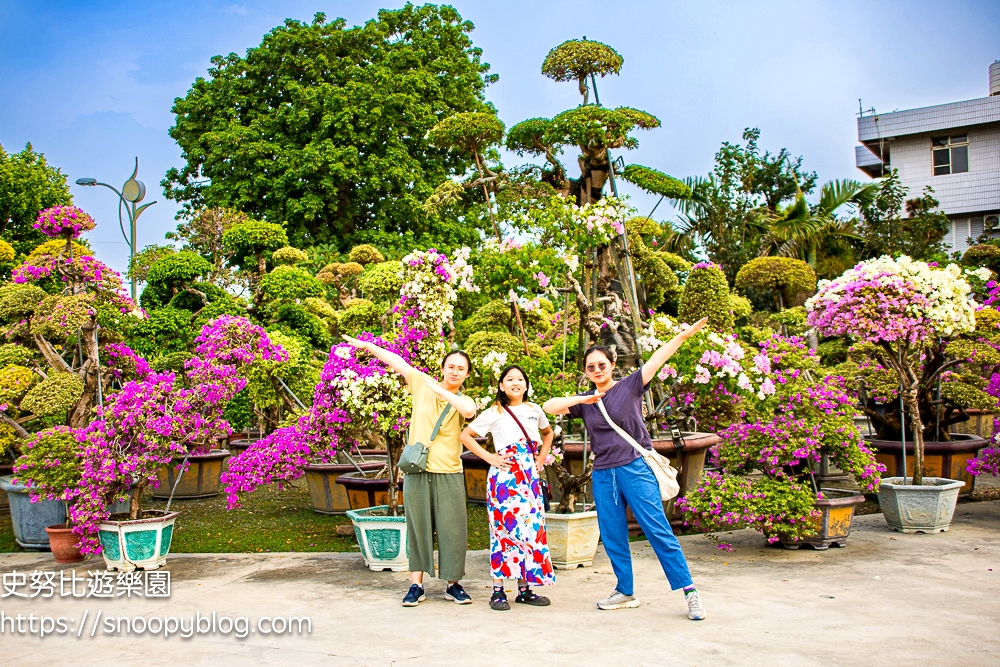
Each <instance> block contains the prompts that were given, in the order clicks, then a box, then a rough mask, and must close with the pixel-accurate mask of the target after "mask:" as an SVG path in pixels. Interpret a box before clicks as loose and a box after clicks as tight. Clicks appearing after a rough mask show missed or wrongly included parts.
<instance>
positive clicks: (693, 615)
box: [684, 590, 705, 621]
mask: <svg viewBox="0 0 1000 667" xmlns="http://www.w3.org/2000/svg"><path fill="white" fill-rule="evenodd" d="M684 599H685V600H687V603H688V618H690V619H691V620H692V621H703V620H705V607H703V606H702V604H701V596H700V595H698V591H697V590H693V591H690V592H689V593H685V594H684Z"/></svg>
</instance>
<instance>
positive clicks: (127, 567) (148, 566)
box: [98, 510, 180, 572]
mask: <svg viewBox="0 0 1000 667" xmlns="http://www.w3.org/2000/svg"><path fill="white" fill-rule="evenodd" d="M145 514H147V515H149V516H148V517H146V518H142V519H134V520H131V521H111V520H108V521H104V522H103V523H101V524H100V525H99V526H98V538H99V539H100V541H101V552H102V553H103V555H104V563H105V564H106V565H107V567H108V569H109V570H119V571H122V572H131V571H133V570H137V569H138V570H156V569H158V568H160V567H163V566H164V565H165V564H166V562H167V554H168V553H169V552H170V543H171V541H172V540H173V535H174V521H176V519H177V517H178V515H179V514H180V512H169V513H164V512H162V511H159V510H147V511H146V512H145Z"/></svg>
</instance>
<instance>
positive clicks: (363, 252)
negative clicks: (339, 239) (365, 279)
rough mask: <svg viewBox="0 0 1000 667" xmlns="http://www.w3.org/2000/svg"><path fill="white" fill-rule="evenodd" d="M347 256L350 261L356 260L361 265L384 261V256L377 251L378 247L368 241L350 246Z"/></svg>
mask: <svg viewBox="0 0 1000 667" xmlns="http://www.w3.org/2000/svg"><path fill="white" fill-rule="evenodd" d="M348 256H349V257H350V260H351V261H352V262H357V263H358V264H360V265H361V266H368V265H369V264H380V263H382V262H384V261H385V257H383V256H382V253H380V252H379V251H378V248H376V247H375V246H373V245H370V244H368V243H362V244H361V245H357V246H354V247H353V248H351V252H350V253H348Z"/></svg>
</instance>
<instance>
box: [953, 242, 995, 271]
mask: <svg viewBox="0 0 1000 667" xmlns="http://www.w3.org/2000/svg"><path fill="white" fill-rule="evenodd" d="M962 264H965V265H966V266H985V267H986V268H987V269H989V270H991V271H993V272H994V273H1000V247H997V246H995V245H993V244H990V243H980V244H978V245H974V246H972V247H971V248H969V249H968V250H966V251H965V253H964V254H963V255H962Z"/></svg>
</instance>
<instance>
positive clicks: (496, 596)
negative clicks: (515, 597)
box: [490, 589, 510, 611]
mask: <svg viewBox="0 0 1000 667" xmlns="http://www.w3.org/2000/svg"><path fill="white" fill-rule="evenodd" d="M490 609H492V610H494V611H507V610H508V609H510V603H508V602H507V593H506V592H505V591H502V590H500V591H498V590H496V589H493V597H491V598H490Z"/></svg>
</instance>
